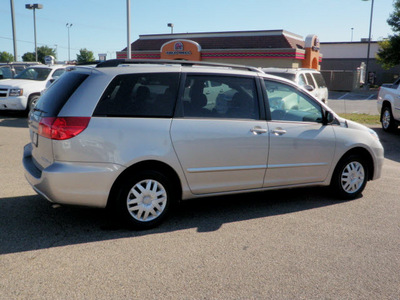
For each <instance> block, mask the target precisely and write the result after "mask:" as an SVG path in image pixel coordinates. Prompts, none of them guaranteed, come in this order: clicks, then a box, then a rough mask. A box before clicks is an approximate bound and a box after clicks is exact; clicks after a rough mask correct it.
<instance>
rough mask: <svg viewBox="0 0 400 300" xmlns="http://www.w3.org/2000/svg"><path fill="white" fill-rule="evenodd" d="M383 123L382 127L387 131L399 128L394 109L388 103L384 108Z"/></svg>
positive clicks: (382, 113)
mask: <svg viewBox="0 0 400 300" xmlns="http://www.w3.org/2000/svg"><path fill="white" fill-rule="evenodd" d="M381 124H382V129H383V130H384V131H387V132H391V131H394V130H396V129H397V124H396V122H395V120H394V118H393V114H392V110H391V108H390V106H388V105H386V106H384V107H383V108H382V112H381Z"/></svg>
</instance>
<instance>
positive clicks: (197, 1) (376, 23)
mask: <svg viewBox="0 0 400 300" xmlns="http://www.w3.org/2000/svg"><path fill="white" fill-rule="evenodd" d="M11 1H13V2H14V13H15V28H16V40H17V56H18V60H21V56H22V55H23V54H25V53H26V52H34V49H35V46H34V30H33V11H32V10H28V9H26V8H25V4H33V3H39V4H42V5H43V9H40V10H36V33H37V39H36V40H37V45H38V47H40V46H48V47H50V48H53V49H55V50H56V54H57V59H58V60H59V61H64V60H68V28H67V27H66V24H67V23H69V24H72V26H71V27H70V28H69V34H70V57H71V60H72V59H76V55H77V54H78V53H79V50H80V49H83V48H86V49H87V50H90V51H92V52H93V53H94V55H95V58H96V59H98V54H99V53H106V54H107V59H110V58H115V57H116V51H121V50H122V49H124V48H125V47H126V46H127V0H113V1H111V0H108V1H106V0H79V1H78V0H34V1H26V0H0V3H1V5H0V52H3V51H6V52H9V53H11V54H13V53H14V48H13V33H12V21H11ZM371 1H372V0H369V1H368V0H367V1H365V0H280V1H279V0H142V1H139V0H130V7H131V21H130V23H131V26H130V32H131V34H130V40H131V42H134V41H135V40H136V39H138V38H139V35H146V34H167V33H170V32H171V28H170V27H168V26H167V24H168V23H173V24H174V33H195V32H196V33H197V32H222V31H251V30H278V29H283V30H286V31H289V32H292V33H295V34H297V35H300V36H302V37H303V38H304V39H305V37H306V36H307V35H309V34H316V35H317V36H318V37H319V39H320V42H347V41H351V39H352V40H353V41H360V39H361V38H368V33H369V24H370V13H371V3H372V2H371ZM393 10H394V7H393V0H375V1H374V14H373V21H372V34H371V36H372V40H381V39H383V38H386V37H388V36H389V35H391V34H393V32H392V30H391V28H390V27H389V25H388V24H387V22H386V21H387V19H388V18H389V15H390V13H392V12H393Z"/></svg>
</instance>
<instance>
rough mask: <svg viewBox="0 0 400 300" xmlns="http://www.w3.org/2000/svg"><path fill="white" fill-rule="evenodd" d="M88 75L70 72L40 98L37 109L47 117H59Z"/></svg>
mask: <svg viewBox="0 0 400 300" xmlns="http://www.w3.org/2000/svg"><path fill="white" fill-rule="evenodd" d="M87 77H88V75H85V74H80V73H77V72H68V73H66V74H65V75H64V76H61V77H60V79H58V80H56V81H55V82H54V83H53V84H52V85H51V86H50V87H49V88H48V89H47V90H46V92H45V93H44V94H43V95H42V96H41V97H40V98H39V100H38V102H37V103H36V106H35V109H37V110H39V111H41V112H44V114H45V116H57V114H58V113H59V111H60V110H61V108H62V107H63V106H64V104H65V103H66V102H67V100H68V99H69V97H71V95H72V94H73V93H74V92H75V90H76V89H77V88H78V87H79V86H80V85H81V83H82V82H83V81H84V80H85V79H86V78H87Z"/></svg>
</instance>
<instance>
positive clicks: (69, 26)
mask: <svg viewBox="0 0 400 300" xmlns="http://www.w3.org/2000/svg"><path fill="white" fill-rule="evenodd" d="M65 26H66V27H67V29H68V61H69V62H70V61H71V55H70V54H71V52H70V51H71V47H70V43H69V42H70V39H69V29H70V28H71V27H72V23H67V24H66V25H65Z"/></svg>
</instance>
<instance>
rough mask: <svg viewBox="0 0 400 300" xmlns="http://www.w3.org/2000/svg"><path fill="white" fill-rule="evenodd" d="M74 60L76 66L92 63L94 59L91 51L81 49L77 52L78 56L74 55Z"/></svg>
mask: <svg viewBox="0 0 400 300" xmlns="http://www.w3.org/2000/svg"><path fill="white" fill-rule="evenodd" d="M76 60H77V62H78V64H81V63H87V62H94V61H95V58H94V55H93V52H92V51H89V50H87V49H86V48H83V49H81V50H79V54H77V55H76Z"/></svg>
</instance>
